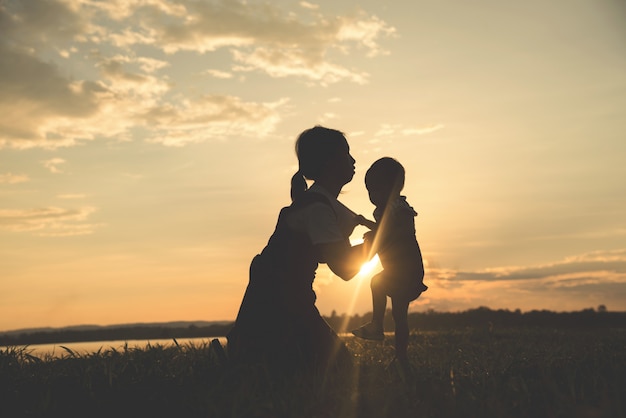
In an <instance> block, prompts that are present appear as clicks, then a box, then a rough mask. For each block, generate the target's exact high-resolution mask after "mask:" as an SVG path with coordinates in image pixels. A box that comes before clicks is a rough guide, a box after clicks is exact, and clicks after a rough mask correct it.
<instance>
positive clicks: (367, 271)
mask: <svg viewBox="0 0 626 418" xmlns="http://www.w3.org/2000/svg"><path fill="white" fill-rule="evenodd" d="M378 261H379V260H378V254H375V255H374V257H372V259H371V260H370V261H367V262H365V263H363V265H362V266H361V270H359V273H358V275H359V276H361V277H366V276H370V275H371V274H372V272H373V271H374V269H375V268H376V267H377V266H378Z"/></svg>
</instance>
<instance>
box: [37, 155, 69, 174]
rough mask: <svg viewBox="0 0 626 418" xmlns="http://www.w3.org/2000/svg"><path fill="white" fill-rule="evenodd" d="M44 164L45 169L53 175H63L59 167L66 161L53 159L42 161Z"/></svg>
mask: <svg viewBox="0 0 626 418" xmlns="http://www.w3.org/2000/svg"><path fill="white" fill-rule="evenodd" d="M42 164H43V166H44V167H46V168H47V169H48V170H50V172H51V173H54V174H58V173H62V171H61V170H60V169H59V167H58V166H59V165H61V164H65V160H64V159H63V158H51V159H49V160H46V161H42Z"/></svg>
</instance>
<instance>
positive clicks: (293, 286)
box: [227, 126, 367, 371]
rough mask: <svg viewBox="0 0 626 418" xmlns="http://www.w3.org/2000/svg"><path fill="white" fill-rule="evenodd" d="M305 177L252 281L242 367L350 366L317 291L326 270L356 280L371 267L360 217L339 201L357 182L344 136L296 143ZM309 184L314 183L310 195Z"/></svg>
mask: <svg viewBox="0 0 626 418" xmlns="http://www.w3.org/2000/svg"><path fill="white" fill-rule="evenodd" d="M296 154H297V156H298V164H299V170H298V171H297V172H296V174H295V175H294V176H293V178H292V180H291V199H292V203H291V205H290V206H288V207H285V208H283V209H282V210H281V211H280V214H279V217H278V222H277V224H276V228H275V231H274V233H273V234H272V236H271V237H270V239H269V241H268V243H267V245H266V247H265V248H264V249H263V251H262V252H261V253H260V254H258V255H256V256H255V257H254V258H253V260H252V263H251V265H250V280H249V283H248V287H247V289H246V292H245V294H244V297H243V300H242V302H241V307H240V308H239V313H238V315H237V319H236V321H235V325H234V326H233V328H232V329H231V331H230V332H229V334H228V336H227V339H228V345H227V350H228V355H229V357H230V359H231V360H232V361H233V362H235V363H246V364H251V363H262V364H264V365H266V366H269V368H270V369H272V370H278V371H281V370H282V371H288V370H290V371H295V370H304V369H309V370H320V368H326V367H331V366H334V365H338V364H345V363H348V364H349V363H350V356H349V353H348V351H347V349H346V347H345V346H344V345H343V343H342V342H341V341H340V340H339V338H338V337H337V335H336V333H335V332H334V331H333V330H332V329H331V328H330V327H329V326H328V324H327V323H326V322H325V321H324V319H323V318H322V317H321V315H320V313H319V311H318V310H317V308H316V306H315V300H316V295H315V292H314V291H313V288H312V284H313V280H314V278H315V271H316V269H317V267H318V264H319V263H326V264H327V265H328V267H329V268H330V269H331V270H332V271H333V272H334V273H335V274H336V275H338V276H339V277H341V278H342V279H343V280H350V279H351V278H352V277H354V275H356V273H358V271H359V269H360V266H361V265H362V263H363V262H364V261H367V253H366V251H365V248H364V247H363V246H362V245H356V246H351V245H350V242H349V239H348V237H349V236H350V234H351V233H352V231H353V230H354V227H355V226H356V225H357V223H356V222H357V219H356V217H355V214H354V212H352V211H350V210H349V209H348V208H347V207H345V206H344V205H343V204H341V203H340V202H339V201H338V200H337V196H338V195H339V192H340V191H341V188H342V187H343V186H344V185H345V184H347V183H348V182H350V181H351V180H352V177H353V176H354V163H355V160H354V158H352V156H351V155H350V149H349V146H348V142H347V140H346V138H345V136H344V134H343V133H342V132H340V131H337V130H334V129H329V128H325V127H322V126H315V127H313V128H311V129H307V130H305V131H304V132H302V133H301V134H300V136H299V137H298V139H297V141H296ZM305 179H309V180H312V181H314V183H313V185H312V186H311V187H310V188H307V183H306V180H305Z"/></svg>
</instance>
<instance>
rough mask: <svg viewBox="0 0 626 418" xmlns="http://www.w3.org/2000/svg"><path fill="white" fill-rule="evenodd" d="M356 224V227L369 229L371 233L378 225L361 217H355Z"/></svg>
mask: <svg viewBox="0 0 626 418" xmlns="http://www.w3.org/2000/svg"><path fill="white" fill-rule="evenodd" d="M356 222H357V224H358V225H363V226H365V227H367V228H369V229H371V230H372V231H375V230H376V228H377V227H378V224H376V222H374V221H370V220H369V219H367V218H365V217H364V216H363V215H356Z"/></svg>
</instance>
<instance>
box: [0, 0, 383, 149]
mask: <svg viewBox="0 0 626 418" xmlns="http://www.w3.org/2000/svg"><path fill="white" fill-rule="evenodd" d="M0 22H2V25H0V55H1V56H2V57H3V60H2V62H3V65H2V66H0V90H1V91H2V92H3V94H2V95H0V148H2V147H12V148H22V149H24V148H32V147H41V148H51V149H52V148H58V147H65V146H73V145H77V144H80V143H83V142H85V141H90V140H94V139H98V138H105V139H107V138H113V139H118V140H130V139H133V138H132V136H131V135H132V134H131V132H133V131H136V130H137V129H143V130H144V131H145V132H146V136H147V137H150V138H152V141H153V142H161V143H163V144H177V145H182V144H185V143H193V142H198V141H207V140H214V139H220V140H223V139H224V138H225V137H226V136H228V135H229V134H233V135H235V134H239V133H241V132H248V131H252V132H255V133H256V134H257V135H262V134H264V133H269V132H271V131H272V129H273V127H274V126H275V125H276V123H278V121H279V119H280V118H279V117H278V113H277V112H275V111H273V110H275V109H276V104H277V103H284V101H283V99H280V98H275V99H273V102H272V103H270V104H267V103H252V102H250V101H248V100H245V99H244V98H241V97H234V98H232V99H229V100H222V101H221V104H222V105H223V106H224V107H222V108H218V107H219V105H220V103H219V100H211V102H212V103H211V106H210V107H211V109H210V113H209V117H208V118H205V121H204V122H200V121H199V119H200V118H198V117H197V115H195V116H194V117H181V115H180V114H179V115H178V116H177V117H176V118H175V120H176V121H179V122H181V123H182V126H181V125H179V126H173V127H172V128H171V129H167V131H168V132H163V129H164V128H163V126H162V125H160V126H159V127H158V128H157V129H156V130H153V127H152V125H149V124H147V123H146V121H147V120H148V119H146V118H145V115H148V114H154V113H155V112H158V111H161V112H165V113H168V112H172V111H174V112H181V111H184V112H189V111H190V105H191V103H194V104H197V103H203V102H205V103H206V97H216V96H215V95H213V94H211V93H210V92H209V93H207V92H204V93H200V92H199V93H198V97H193V95H189V94H188V93H185V94H180V93H178V92H177V90H176V88H177V87H176V85H175V84H173V83H172V82H171V81H170V79H169V78H168V76H167V75H166V74H165V73H164V71H163V70H164V69H166V68H167V67H171V66H172V65H176V61H172V60H171V58H170V57H171V56H172V55H169V56H168V55H165V57H164V58H163V53H166V54H174V53H175V52H180V51H187V52H191V53H197V54H208V53H211V52H213V51H217V50H219V49H222V48H227V49H228V50H229V51H230V56H231V60H230V65H231V67H230V71H225V70H219V71H218V70H209V71H207V73H208V74H210V75H212V76H213V77H217V78H220V79H228V78H233V75H234V74H235V73H237V72H239V73H248V72H257V73H263V74H265V75H267V76H270V77H281V78H282V77H299V78H302V79H304V80H306V81H307V82H311V83H318V84H321V85H328V84H332V83H337V82H340V81H351V82H355V83H359V84H363V83H366V82H367V78H368V75H367V73H365V72H364V71H360V70H358V69H355V68H353V67H347V66H345V65H343V64H341V63H340V62H339V61H338V58H337V57H341V56H345V54H347V53H348V52H350V51H353V50H354V51H361V52H363V53H364V54H365V55H368V56H375V55H378V54H381V53H383V52H384V51H383V48H382V47H381V46H380V43H379V41H380V40H381V39H382V38H384V37H389V36H393V35H394V33H395V29H394V28H393V27H391V26H389V25H388V24H387V23H386V22H384V21H383V20H381V19H379V18H378V17H376V16H373V15H370V14H367V13H366V12H363V11H360V12H357V13H354V14H352V15H343V16H341V15H339V16H333V15H325V14H323V13H322V12H321V11H320V8H319V7H318V6H316V5H314V4H312V3H307V2H302V3H301V4H300V7H298V8H297V9H295V10H287V9H283V8H280V7H278V6H275V5H273V4H269V3H254V2H253V3H249V2H243V1H226V0H218V1H214V2H195V1H187V0H181V1H177V2H168V1H163V0H151V1H148V2H146V1H122V0H113V1H108V2H73V1H69V0H68V1H65V0H46V1H43V0H32V1H29V2H26V3H23V2H10V3H2V4H1V5H0ZM146 46H148V47H149V48H151V49H152V51H158V50H160V51H161V53H160V54H159V53H155V52H151V55H150V56H148V55H146V54H148V52H146V51H147V50H146V48H145V47H146ZM334 52H339V54H336V53H334ZM50 54H52V55H53V56H54V55H56V57H57V58H58V60H57V61H54V60H51V59H50ZM331 57H333V58H331ZM94 70H96V71H94ZM200 96H201V97H200ZM233 106H235V107H237V108H239V110H240V111H237V112H233V111H232V110H233V109H234V107H233ZM201 109H202V110H207V109H206V107H203V108H201ZM192 113H194V112H192ZM195 113H197V112H195ZM244 114H247V115H248V116H249V119H247V120H246V118H245V116H244ZM264 115H265V116H264ZM229 118H231V119H229ZM192 119H193V120H194V121H195V122H194V123H193V125H194V126H195V127H196V128H197V127H198V126H200V125H202V126H201V127H200V128H199V129H198V134H195V135H193V137H188V138H182V136H183V135H188V134H190V130H188V129H186V128H185V126H188V125H189V122H190V120H192ZM244 121H245V122H246V123H249V124H250V126H251V127H250V128H249V129H244V127H243V122H244Z"/></svg>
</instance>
